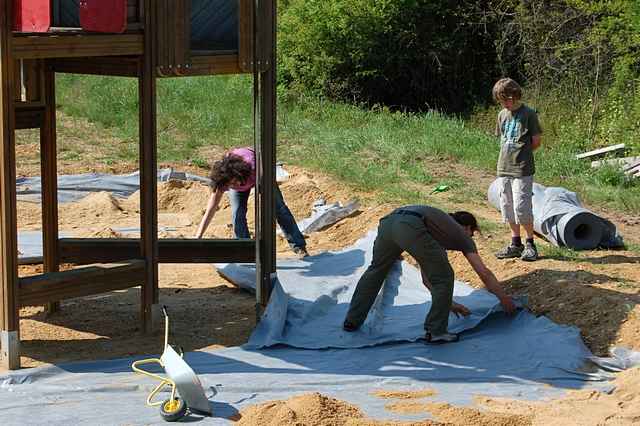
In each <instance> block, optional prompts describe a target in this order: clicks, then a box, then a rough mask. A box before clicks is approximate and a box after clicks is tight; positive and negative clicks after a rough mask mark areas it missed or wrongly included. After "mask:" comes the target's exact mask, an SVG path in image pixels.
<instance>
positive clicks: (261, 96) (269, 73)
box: [254, 0, 277, 318]
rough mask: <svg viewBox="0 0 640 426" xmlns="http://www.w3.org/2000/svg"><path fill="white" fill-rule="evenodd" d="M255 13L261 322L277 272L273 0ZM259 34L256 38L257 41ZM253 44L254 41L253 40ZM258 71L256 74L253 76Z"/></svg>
mask: <svg viewBox="0 0 640 426" xmlns="http://www.w3.org/2000/svg"><path fill="white" fill-rule="evenodd" d="M260 4H261V9H260V10H259V11H257V12H258V13H256V23H255V27H256V28H255V29H254V31H255V37H256V39H260V43H259V44H258V46H257V48H258V49H260V51H258V52H256V56H257V57H259V58H264V59H263V61H264V63H259V62H257V61H256V63H255V66H254V96H258V99H257V100H256V99H254V108H255V107H257V108H258V111H256V113H255V114H254V116H255V117H256V118H257V122H255V123H254V126H255V127H256V129H255V131H254V138H256V137H257V138H259V140H254V144H255V145H257V153H258V155H257V159H258V160H259V161H260V165H259V166H258V167H256V169H257V170H258V172H260V171H261V172H262V173H258V175H257V182H256V183H257V189H256V194H257V197H256V198H257V199H256V203H255V205H256V212H255V217H256V231H255V235H256V240H257V244H256V309H257V312H256V315H257V316H258V318H260V316H261V314H262V312H263V311H264V309H265V308H266V306H267V303H268V301H269V298H270V296H271V290H272V288H273V278H274V275H275V272H276V234H275V191H274V186H275V185H276V176H275V170H276V116H277V114H276V67H275V44H276V25H275V23H276V0H265V1H264V2H261V3H260ZM258 34H259V37H258ZM254 40H255V39H254ZM256 71H257V72H256Z"/></svg>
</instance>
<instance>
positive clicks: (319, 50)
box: [278, 0, 496, 112]
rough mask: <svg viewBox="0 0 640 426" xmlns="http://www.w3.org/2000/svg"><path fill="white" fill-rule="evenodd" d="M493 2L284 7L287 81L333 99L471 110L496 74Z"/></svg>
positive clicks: (320, 0) (358, 0) (345, 1)
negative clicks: (492, 18) (491, 11)
mask: <svg viewBox="0 0 640 426" xmlns="http://www.w3.org/2000/svg"><path fill="white" fill-rule="evenodd" d="M487 3H488V2H487V1H480V2H478V1H471V0H464V1H450V0H378V1H371V0H288V1H286V2H284V1H281V11H280V21H279V34H278V37H279V46H278V52H279V65H280V76H279V82H280V84H281V85H283V86H284V87H287V88H289V89H293V90H295V91H297V92H306V91H310V92H312V93H315V94H322V95H325V96H327V97H328V98H330V99H334V100H345V101H349V102H356V103H365V104H367V105H375V104H383V105H387V106H389V107H392V108H402V109H405V108H409V109H413V110H429V109H437V110H442V111H449V112H461V111H464V110H465V108H467V107H468V106H470V105H473V104H474V103H475V102H477V101H478V100H484V99H486V94H487V93H488V91H489V90H490V88H491V85H492V84H493V81H494V78H495V75H496V58H495V54H494V53H493V52H494V50H495V48H494V36H495V34H494V31H495V29H496V26H495V25H492V21H491V16H492V15H490V14H488V13H487V9H486V4H487Z"/></svg>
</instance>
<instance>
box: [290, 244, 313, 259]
mask: <svg viewBox="0 0 640 426" xmlns="http://www.w3.org/2000/svg"><path fill="white" fill-rule="evenodd" d="M293 252H294V253H295V255H296V257H297V258H298V259H304V258H305V257H309V252H308V251H307V249H306V248H304V247H295V248H294V249H293Z"/></svg>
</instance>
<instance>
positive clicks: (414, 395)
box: [371, 389, 436, 399]
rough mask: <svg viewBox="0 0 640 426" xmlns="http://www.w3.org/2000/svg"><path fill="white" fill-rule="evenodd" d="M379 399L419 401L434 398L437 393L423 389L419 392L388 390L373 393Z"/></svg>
mask: <svg viewBox="0 0 640 426" xmlns="http://www.w3.org/2000/svg"><path fill="white" fill-rule="evenodd" d="M371 394H372V395H374V396H377V397H378V398H387V399H418V398H428V397H430V396H434V395H435V394H436V391H435V390H433V389H421V390H417V391H397V390H396V391H388V390H383V389H380V390H377V391H374V392H372V393H371Z"/></svg>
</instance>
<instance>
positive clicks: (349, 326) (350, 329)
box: [342, 321, 360, 333]
mask: <svg viewBox="0 0 640 426" xmlns="http://www.w3.org/2000/svg"><path fill="white" fill-rule="evenodd" d="M359 328H360V327H359V326H357V325H355V324H353V323H351V322H349V321H345V322H344V324H342V329H343V330H344V331H348V332H349V333H351V332H353V331H356V330H357V329H359Z"/></svg>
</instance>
